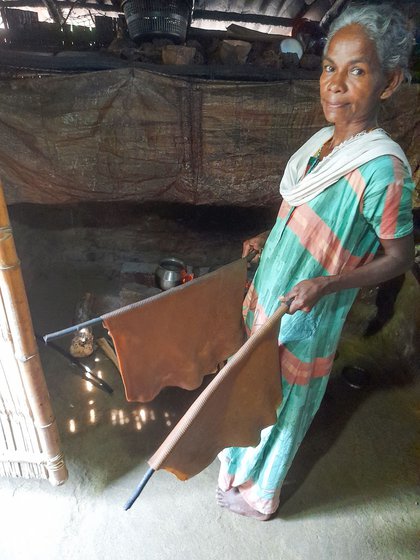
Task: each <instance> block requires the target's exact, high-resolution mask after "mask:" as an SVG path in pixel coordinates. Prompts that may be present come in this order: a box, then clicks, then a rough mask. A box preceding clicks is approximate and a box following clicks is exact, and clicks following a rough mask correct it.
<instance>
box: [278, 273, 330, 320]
mask: <svg viewBox="0 0 420 560" xmlns="http://www.w3.org/2000/svg"><path fill="white" fill-rule="evenodd" d="M327 285H328V277H327V276H318V277H317V278H311V279H310V280H302V282H299V283H298V284H296V286H294V287H293V288H292V289H291V290H290V292H288V293H287V294H285V295H284V296H282V297H281V298H280V300H281V301H283V302H285V301H288V300H290V299H292V300H293V301H292V302H291V304H290V307H289V313H290V314H291V315H293V313H295V312H296V311H305V312H306V313H309V311H310V310H311V309H312V307H313V306H314V305H315V304H316V303H317V302H318V301H319V300H320V299H321V298H322V296H324V295H325V293H326V292H325V289H326V287H327Z"/></svg>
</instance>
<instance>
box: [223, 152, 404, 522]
mask: <svg viewBox="0 0 420 560" xmlns="http://www.w3.org/2000/svg"><path fill="white" fill-rule="evenodd" d="M413 189H414V184H413V182H412V179H411V177H410V175H409V173H408V170H406V168H405V167H404V166H403V164H402V162H401V161H400V160H399V159H397V158H396V157H394V156H381V157H377V158H376V159H374V160H372V161H370V162H369V163H366V164H364V165H362V166H361V167H359V168H358V169H356V170H354V171H352V172H350V173H349V174H348V175H346V176H344V177H342V178H341V179H340V180H339V181H337V182H336V183H335V184H334V185H332V186H331V187H329V188H327V189H325V190H324V191H323V192H322V193H321V194H319V195H318V196H316V197H315V198H314V199H312V200H311V201H310V202H308V203H306V204H302V205H301V206H297V207H291V206H289V205H288V204H287V203H286V202H285V201H283V203H282V205H281V207H280V211H279V214H278V217H277V220H276V224H275V226H274V228H273V229H272V231H271V233H270V235H269V237H268V240H267V242H266V245H265V247H264V250H263V253H262V256H261V261H260V265H259V267H258V270H257V272H256V275H255V277H254V281H253V283H252V285H251V287H250V289H249V292H248V294H247V296H246V298H245V302H244V318H245V323H246V326H247V330H248V334H249V335H251V334H252V333H253V332H255V331H256V330H257V329H258V328H260V327H261V325H262V324H264V322H265V321H266V320H267V318H268V317H270V316H271V315H272V314H273V313H274V311H275V310H276V309H277V307H278V306H279V305H280V301H279V297H280V296H281V295H283V294H286V293H287V292H288V291H289V290H290V289H291V288H292V287H293V286H294V285H295V284H297V283H298V282H300V281H301V280H305V279H308V278H314V277H317V276H328V275H334V274H338V273H340V272H345V271H349V270H352V269H355V268H357V267H360V266H363V265H364V264H366V263H368V262H369V261H371V260H372V259H373V258H374V255H375V253H376V251H377V249H378V247H379V245H380V244H379V238H382V239H394V238H398V237H403V236H405V235H408V234H410V233H411V231H412V228H413V223H412V213H411V198H412V191H413ZM357 291H358V290H357V289H351V290H343V291H341V292H337V293H334V294H331V295H328V296H325V297H323V298H322V299H321V300H320V301H319V302H318V303H317V304H316V305H315V306H314V307H313V309H312V311H311V312H310V313H305V312H302V311H298V312H296V313H295V314H294V315H286V316H285V317H284V318H283V320H282V323H281V328H280V333H279V354H280V369H281V378H282V387H283V402H282V404H281V406H280V407H279V410H278V421H277V423H276V424H275V425H274V426H272V427H269V428H266V429H264V430H263V431H262V433H261V441H260V444H259V445H258V446H257V447H248V448H237V447H235V448H229V449H225V450H224V451H222V452H221V453H220V455H219V458H220V460H221V470H220V475H219V486H220V488H221V489H222V490H224V491H227V490H229V489H230V488H232V487H236V488H238V489H239V490H240V492H241V494H242V496H243V498H244V499H245V500H246V501H247V502H248V503H249V504H250V505H251V506H252V507H253V508H254V509H256V510H258V511H260V512H261V513H265V514H270V513H273V512H274V511H276V509H277V507H278V505H279V496H280V490H281V486H282V483H283V481H284V479H285V477H286V473H287V471H288V469H289V467H290V465H291V463H292V460H293V458H294V456H295V454H296V451H297V449H298V447H299V445H300V443H301V441H302V439H303V437H304V436H305V433H306V431H307V430H308V428H309V426H310V424H311V422H312V419H313V417H314V416H315V413H316V412H317V410H318V408H319V406H320V403H321V400H322V398H323V396H324V393H325V389H326V385H327V382H328V377H329V373H330V371H331V367H332V364H333V360H334V355H335V352H336V348H337V344H338V341H339V337H340V334H341V330H342V328H343V324H344V321H345V319H346V316H347V313H348V311H349V309H350V307H351V305H352V303H353V301H354V299H355V297H356V294H357Z"/></svg>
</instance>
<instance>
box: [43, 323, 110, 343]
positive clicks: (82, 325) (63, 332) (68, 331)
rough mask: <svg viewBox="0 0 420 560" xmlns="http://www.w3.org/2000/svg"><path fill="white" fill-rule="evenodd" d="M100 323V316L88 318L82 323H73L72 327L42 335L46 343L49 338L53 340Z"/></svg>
mask: <svg viewBox="0 0 420 560" xmlns="http://www.w3.org/2000/svg"><path fill="white" fill-rule="evenodd" d="M99 323H102V317H95V319H89V320H88V321H84V322H83V323H79V324H78V325H73V326H72V327H68V328H67V329H62V330H61V331H56V332H53V333H50V334H46V335H44V336H43V339H44V342H45V344H48V343H49V342H50V340H54V338H61V337H62V336H66V334H71V333H73V332H76V331H80V330H81V329H83V328H85V327H89V326H90V325H98V324H99Z"/></svg>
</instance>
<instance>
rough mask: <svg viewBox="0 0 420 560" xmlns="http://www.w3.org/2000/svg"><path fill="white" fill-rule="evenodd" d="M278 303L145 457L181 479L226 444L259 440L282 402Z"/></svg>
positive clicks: (198, 469) (204, 464)
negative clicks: (167, 433)
mask: <svg viewBox="0 0 420 560" xmlns="http://www.w3.org/2000/svg"><path fill="white" fill-rule="evenodd" d="M287 310H288V306H287V305H284V304H283V305H281V306H280V307H279V308H278V309H277V311H276V312H275V313H274V314H273V315H272V316H271V317H270V318H269V319H268V320H267V322H266V323H264V325H263V326H262V327H261V328H260V329H259V330H258V331H256V332H255V333H254V334H253V335H252V336H251V337H250V338H249V339H248V340H247V341H246V343H245V344H244V345H243V346H242V348H241V349H240V350H239V351H238V352H237V353H236V354H235V355H234V356H233V357H232V358H231V359H230V360H229V362H228V363H227V364H226V365H225V367H224V368H223V369H222V370H221V371H220V372H219V373H218V374H217V375H216V376H215V378H214V379H213V380H212V381H211V383H210V384H209V385H208V386H207V387H206V389H204V391H203V392H202V393H201V394H200V396H199V397H198V398H197V399H196V400H195V401H194V403H193V404H192V406H191V407H190V408H189V409H188V411H187V412H186V413H185V414H184V416H183V417H182V418H181V420H180V421H179V422H178V424H177V425H176V426H175V428H174V429H173V430H172V432H171V433H170V434H169V436H168V437H167V438H166V440H165V441H164V442H163V444H162V445H161V446H160V447H159V449H158V450H157V451H156V453H155V454H154V455H153V457H151V459H149V461H148V463H149V465H150V467H151V468H152V469H154V470H158V469H165V470H167V471H169V472H172V473H173V474H175V475H176V476H177V477H178V478H179V479H180V480H186V479H188V478H191V477H192V476H194V475H196V474H198V473H199V472H201V471H202V470H203V469H205V468H206V467H207V466H208V465H209V464H210V463H211V462H212V461H213V460H214V459H215V457H216V456H217V454H218V453H219V452H220V451H221V450H222V449H224V448H225V447H230V446H237V447H248V446H255V445H257V444H258V443H259V441H260V437H261V430H262V429H263V428H265V427H267V426H272V425H273V424H275V423H276V420H277V415H276V410H277V408H278V407H279V406H280V404H281V400H282V393H281V375H280V365H279V348H278V334H279V330H280V320H281V317H282V316H283V315H284V313H286V312H287Z"/></svg>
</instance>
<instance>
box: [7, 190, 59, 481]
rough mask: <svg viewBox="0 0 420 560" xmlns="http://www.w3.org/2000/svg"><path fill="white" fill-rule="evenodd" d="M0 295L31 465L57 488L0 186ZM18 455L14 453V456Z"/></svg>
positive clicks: (54, 446) (49, 424)
mask: <svg viewBox="0 0 420 560" xmlns="http://www.w3.org/2000/svg"><path fill="white" fill-rule="evenodd" d="M0 293H1V297H2V301H3V305H4V310H5V314H6V317H7V323H8V328H9V329H10V335H11V340H12V343H13V347H14V358H15V360H16V362H17V364H18V370H19V373H20V377H21V382H22V385H23V387H24V390H25V392H26V397H27V400H28V409H29V412H30V415H31V416H32V419H33V423H34V426H35V430H36V436H37V438H38V447H39V449H38V450H35V449H34V450H33V452H34V454H35V457H37V455H38V457H37V459H35V461H34V462H38V461H39V453H41V454H42V455H43V456H44V465H43V467H44V468H45V469H46V471H47V476H48V479H49V481H50V482H51V484H53V485H54V486H57V485H60V484H62V483H63V482H64V481H65V480H66V479H67V469H66V466H65V464H64V458H63V454H62V452H61V446H60V439H59V435H58V429H57V425H56V420H55V417H54V414H53V411H52V408H51V403H50V397H49V394H48V389H47V385H46V382H45V378H44V374H43V370H42V366H41V361H40V358H39V353H38V347H37V344H36V341H35V336H34V332H33V327H32V320H31V315H30V311H29V305H28V300H27V297H26V292H25V286H24V283H23V278H22V272H21V268H20V261H19V259H18V257H17V254H16V248H15V243H14V239H13V235H12V230H11V227H10V220H9V215H8V211H7V206H6V201H5V198H4V192H3V187H2V185H1V184H0ZM6 373H7V372H6ZM15 375H16V373H15ZM36 451H37V453H36ZM18 455H19V454H18V453H16V456H18ZM19 456H20V455H19ZM27 462H31V453H28V454H27Z"/></svg>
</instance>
